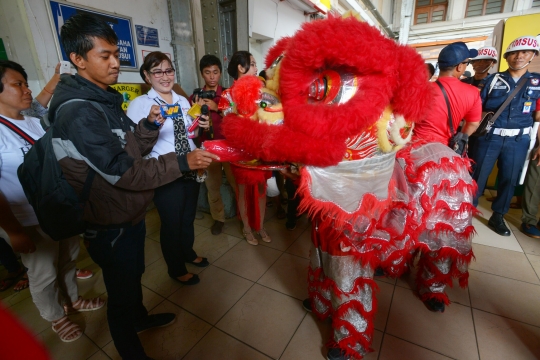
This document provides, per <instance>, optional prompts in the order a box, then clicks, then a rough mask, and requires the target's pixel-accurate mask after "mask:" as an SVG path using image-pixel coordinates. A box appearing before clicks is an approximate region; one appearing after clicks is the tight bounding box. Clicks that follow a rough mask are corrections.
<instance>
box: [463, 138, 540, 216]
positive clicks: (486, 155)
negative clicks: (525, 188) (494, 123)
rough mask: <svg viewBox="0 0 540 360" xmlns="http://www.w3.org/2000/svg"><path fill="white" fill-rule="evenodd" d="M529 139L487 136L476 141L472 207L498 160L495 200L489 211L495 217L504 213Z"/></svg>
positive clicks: (521, 166)
mask: <svg viewBox="0 0 540 360" xmlns="http://www.w3.org/2000/svg"><path fill="white" fill-rule="evenodd" d="M530 140H531V138H530V136H529V135H528V134H527V135H517V136H512V137H505V136H499V135H493V134H491V133H489V134H487V135H486V136H482V137H479V138H478V140H477V141H476V149H475V152H474V159H473V160H474V161H475V162H476V167H475V170H474V172H473V179H474V180H475V181H476V183H477V184H478V192H477V193H476V196H475V197H474V205H475V206H477V205H478V198H479V197H480V196H482V195H483V194H484V189H485V186H486V182H487V179H488V177H489V175H490V174H491V170H492V169H493V166H494V165H495V162H496V161H498V163H497V167H498V169H499V172H498V176H497V177H498V181H499V185H498V188H497V198H496V199H495V200H494V201H493V204H492V205H491V209H492V210H493V211H495V212H497V213H499V214H506V213H507V212H508V209H509V208H510V202H511V201H512V196H514V187H515V186H516V185H517V183H518V181H519V176H520V174H521V169H522V168H523V163H524V161H525V156H526V155H527V149H528V148H529V143H530Z"/></svg>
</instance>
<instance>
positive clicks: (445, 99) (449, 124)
mask: <svg viewBox="0 0 540 360" xmlns="http://www.w3.org/2000/svg"><path fill="white" fill-rule="evenodd" d="M435 82H436V83H437V85H439V87H440V88H441V91H442V94H443V96H444V101H445V102H446V108H447V109H448V128H449V129H450V132H451V135H452V136H454V135H455V134H456V133H455V131H454V122H453V121H452V112H451V111H450V101H448V95H447V94H446V90H445V89H444V86H443V85H442V84H441V82H440V81H439V79H437V80H435Z"/></svg>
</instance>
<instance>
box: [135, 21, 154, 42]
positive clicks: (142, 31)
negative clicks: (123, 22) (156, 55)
mask: <svg viewBox="0 0 540 360" xmlns="http://www.w3.org/2000/svg"><path fill="white" fill-rule="evenodd" d="M135 33H136V34H137V45H144V46H155V47H159V38H158V32H157V29H154V28H150V27H148V26H142V25H135Z"/></svg>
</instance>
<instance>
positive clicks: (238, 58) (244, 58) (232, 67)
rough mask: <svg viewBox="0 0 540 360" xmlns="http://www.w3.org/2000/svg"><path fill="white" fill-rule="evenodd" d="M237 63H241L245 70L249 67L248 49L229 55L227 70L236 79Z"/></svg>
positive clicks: (249, 56)
mask: <svg viewBox="0 0 540 360" xmlns="http://www.w3.org/2000/svg"><path fill="white" fill-rule="evenodd" d="M238 65H242V67H243V68H244V69H246V72H247V71H249V68H250V67H251V54H250V53H249V52H248V51H237V52H235V53H234V54H233V56H232V57H231V62H230V63H229V66H228V67H227V72H228V73H229V75H231V76H232V78H233V79H235V80H238Z"/></svg>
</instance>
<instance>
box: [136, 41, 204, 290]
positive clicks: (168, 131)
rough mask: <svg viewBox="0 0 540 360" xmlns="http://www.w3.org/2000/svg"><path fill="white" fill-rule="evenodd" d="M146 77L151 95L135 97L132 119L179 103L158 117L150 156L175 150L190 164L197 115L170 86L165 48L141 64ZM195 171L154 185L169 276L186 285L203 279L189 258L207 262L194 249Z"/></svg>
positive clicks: (171, 69) (171, 73) (172, 75)
mask: <svg viewBox="0 0 540 360" xmlns="http://www.w3.org/2000/svg"><path fill="white" fill-rule="evenodd" d="M140 74H141V77H142V79H143V80H144V82H146V83H147V84H149V85H151V86H152V88H151V89H150V90H149V91H148V93H147V94H145V95H141V96H139V97H137V98H135V99H134V100H133V101H131V103H130V104H129V107H128V109H127V115H128V116H129V117H130V118H131V119H133V120H135V121H136V120H140V119H144V118H146V116H147V115H148V113H149V112H150V109H151V108H152V106H153V105H159V106H161V105H178V106H179V112H178V114H177V115H175V116H173V117H171V118H166V119H165V118H163V117H162V116H161V115H160V117H159V118H158V120H159V122H160V123H161V124H162V125H161V126H162V127H161V129H160V133H159V137H158V140H157V142H156V144H155V145H154V148H153V149H152V152H151V153H150V155H149V156H153V157H156V158H157V157H158V156H159V155H163V154H167V153H170V152H176V154H177V155H183V154H185V155H186V156H185V157H183V158H182V159H184V161H185V162H186V164H184V167H185V166H188V164H187V163H188V162H189V157H190V153H192V152H194V151H198V150H197V149H196V147H195V144H194V143H193V140H192V138H194V137H196V136H197V134H198V132H199V129H195V130H194V131H193V132H188V129H189V127H190V126H191V125H192V123H193V119H192V118H191V117H190V116H189V115H188V114H187V112H188V110H189V108H190V104H189V102H188V100H187V99H186V98H184V97H183V96H180V95H178V94H177V93H175V92H174V91H173V90H172V88H173V85H174V79H175V69H174V67H173V65H172V63H171V60H170V59H169V57H168V56H167V55H165V54H164V53H162V52H159V51H155V52H151V53H150V54H148V55H147V56H146V57H145V59H144V63H143V64H142V66H141V68H140ZM199 127H201V128H204V129H206V128H208V127H209V121H208V117H207V116H202V117H201V119H200V120H199ZM196 178H197V172H196V171H191V172H188V173H184V175H183V176H182V177H180V178H179V179H177V180H175V181H173V182H172V183H169V184H167V185H163V186H161V187H159V188H157V189H156V190H155V194H154V204H155V205H156V208H157V210H158V213H159V217H160V218H161V233H160V243H161V250H162V252H163V257H164V259H165V262H166V263H167V268H168V273H169V276H170V277H171V278H173V279H175V280H177V281H179V282H180V283H182V284H184V285H195V284H197V283H198V282H199V277H198V276H197V274H192V273H190V272H188V270H187V268H186V263H190V264H193V265H195V266H198V267H206V266H208V265H209V263H208V260H207V259H206V258H204V257H200V256H197V254H196V253H195V251H194V250H193V242H194V241H195V234H194V227H193V222H194V221H195V213H196V209H197V200H198V198H199V188H200V186H199V185H200V184H199V183H198V182H197V181H196Z"/></svg>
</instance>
